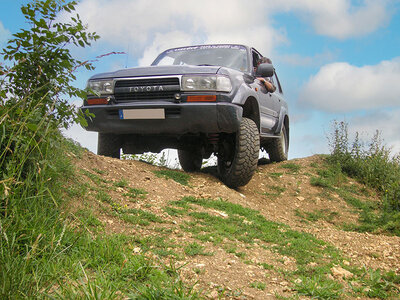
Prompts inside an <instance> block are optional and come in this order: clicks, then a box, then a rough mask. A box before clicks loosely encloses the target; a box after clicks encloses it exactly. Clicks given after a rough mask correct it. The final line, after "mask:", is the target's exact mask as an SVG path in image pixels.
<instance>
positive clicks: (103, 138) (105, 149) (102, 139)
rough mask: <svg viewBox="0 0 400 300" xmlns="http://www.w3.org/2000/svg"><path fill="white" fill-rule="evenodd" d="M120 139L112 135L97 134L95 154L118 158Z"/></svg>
mask: <svg viewBox="0 0 400 300" xmlns="http://www.w3.org/2000/svg"><path fill="white" fill-rule="evenodd" d="M120 149H121V137H119V136H118V135H115V134H112V133H99V138H98V141H97V154H98V155H104V156H108V157H113V158H118V159H119V158H120Z"/></svg>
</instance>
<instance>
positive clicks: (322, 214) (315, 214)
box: [295, 209, 339, 222]
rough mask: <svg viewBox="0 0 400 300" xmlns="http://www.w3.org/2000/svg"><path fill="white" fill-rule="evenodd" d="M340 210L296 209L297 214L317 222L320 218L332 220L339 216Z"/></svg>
mask: <svg viewBox="0 0 400 300" xmlns="http://www.w3.org/2000/svg"><path fill="white" fill-rule="evenodd" d="M338 214H339V213H338V212H332V211H330V210H329V209H320V210H315V211H312V212H308V211H300V210H299V209H296V210H295V215H296V216H298V217H300V218H303V219H305V220H307V221H310V222H317V221H318V220H325V221H327V222H332V221H333V219H334V218H335V217H337V216H338Z"/></svg>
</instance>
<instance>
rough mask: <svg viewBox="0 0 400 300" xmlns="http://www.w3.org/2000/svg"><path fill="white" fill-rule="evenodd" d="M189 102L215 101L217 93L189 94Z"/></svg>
mask: <svg viewBox="0 0 400 300" xmlns="http://www.w3.org/2000/svg"><path fill="white" fill-rule="evenodd" d="M186 101H187V102H215V101H217V96H216V95H193V96H187V100H186Z"/></svg>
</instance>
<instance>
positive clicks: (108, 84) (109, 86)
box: [87, 80, 114, 95]
mask: <svg viewBox="0 0 400 300" xmlns="http://www.w3.org/2000/svg"><path fill="white" fill-rule="evenodd" d="M87 87H88V89H89V90H91V91H93V92H95V93H96V94H100V95H104V94H112V93H113V92H114V86H113V81H112V80H89V81H88V84H87Z"/></svg>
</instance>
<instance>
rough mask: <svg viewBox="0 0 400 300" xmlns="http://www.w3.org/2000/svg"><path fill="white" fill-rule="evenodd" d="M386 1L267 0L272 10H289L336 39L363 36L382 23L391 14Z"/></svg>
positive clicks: (318, 31) (317, 30)
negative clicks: (355, 3) (356, 3)
mask: <svg viewBox="0 0 400 300" xmlns="http://www.w3.org/2000/svg"><path fill="white" fill-rule="evenodd" d="M389 3H390V2H389V1H386V0H383V1H373V0H364V1H362V4H361V5H353V4H352V1H350V0H330V1H315V0H277V1H273V2H272V3H270V5H271V8H272V9H273V10H276V11H282V10H283V11H293V12H295V13H297V14H299V15H300V16H301V18H302V19H303V20H304V21H305V22H307V23H310V24H311V25H312V27H313V28H314V30H315V32H317V33H318V34H320V35H325V36H329V37H333V38H337V39H347V38H351V37H358V36H364V35H367V34H369V33H371V32H374V31H375V30H377V29H378V28H379V27H381V26H384V25H385V24H386V23H387V22H388V21H389V20H390V17H391V14H390V11H389V8H388V4H389Z"/></svg>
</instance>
